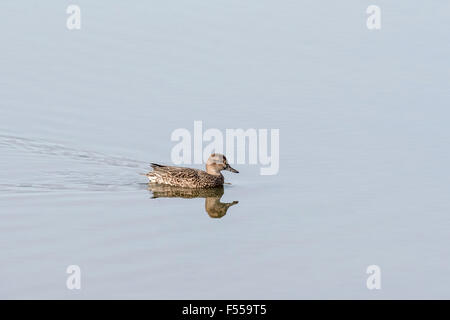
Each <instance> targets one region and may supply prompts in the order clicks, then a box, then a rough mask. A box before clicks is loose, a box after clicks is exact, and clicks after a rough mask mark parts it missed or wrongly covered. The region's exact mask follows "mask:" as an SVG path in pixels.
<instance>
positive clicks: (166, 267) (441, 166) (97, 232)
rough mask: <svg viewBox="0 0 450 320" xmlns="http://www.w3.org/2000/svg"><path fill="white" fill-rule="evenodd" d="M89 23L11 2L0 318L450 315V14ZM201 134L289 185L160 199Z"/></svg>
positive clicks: (92, 18) (403, 4)
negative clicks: (250, 149)
mask: <svg viewBox="0 0 450 320" xmlns="http://www.w3.org/2000/svg"><path fill="white" fill-rule="evenodd" d="M77 3H78V4H79V5H80V7H81V9H82V29H81V30H79V31H68V30H67V29H66V27H65V19H66V14H65V9H66V6H67V5H68V4H69V3H68V2H67V3H65V2H63V3H62V4H60V3H59V2H56V1H50V2H48V3H46V4H44V3H41V2H32V3H30V4H27V5H25V4H19V3H18V2H16V1H3V2H2V3H1V4H0V30H1V38H2V43H3V45H2V50H1V53H0V96H1V99H0V110H1V117H0V155H1V156H0V297H1V298H10V299H16V298H62V299H79V298H179V299H181V298H184V299H189V298H201V299H215V298H235V299H241V298H249V299H250V298H251V299H270V298H369V299H370V298H376V299H378V298H449V297H450V294H449V292H450V291H449V288H450V273H449V268H448V266H449V264H450V258H449V257H450V249H449V246H448V243H450V236H449V229H450V218H449V214H450V200H449V191H450V190H449V181H450V169H449V165H448V164H449V163H450V159H449V158H450V152H449V148H448V146H449V142H450V129H449V126H448V122H449V117H450V111H449V108H448V106H449V102H450V95H449V92H450V91H449V87H448V84H449V73H448V70H450V65H449V60H448V57H449V56H450V45H449V42H448V41H446V40H448V39H449V35H450V34H449V33H450V29H449V28H447V27H446V26H444V24H445V23H446V21H448V17H447V14H446V13H447V12H448V10H449V9H450V7H449V4H448V3H447V2H446V1H435V2H432V3H431V2H430V3H420V4H419V3H417V4H416V5H415V6H412V5H411V2H410V1H399V2H396V3H395V4H394V3H388V2H386V1H381V2H380V3H379V5H380V6H381V8H382V10H383V11H382V14H383V20H382V23H383V24H382V29H381V30H380V31H372V32H371V31H369V30H367V28H366V27H365V19H366V14H365V9H366V7H367V6H368V5H369V4H372V3H361V1H348V2H346V3H345V4H342V3H335V2H332V1H328V4H327V5H323V4H319V3H315V2H311V1H298V2H287V3H285V4H283V5H281V4H280V3H276V2H274V1H247V2H245V3H243V2H242V1H226V2H217V3H216V2H215V3H212V2H204V1H190V2H189V3H187V2H186V3H180V4H179V5H176V6H175V5H173V4H169V3H167V4H166V3H162V2H160V1H158V2H157V1H151V2H145V3H140V4H136V5H133V6H128V5H126V4H125V3H118V2H113V3H111V2H106V1H103V2H102V1H100V2H98V3H95V4H94V3H92V2H90V1H77ZM417 6H420V10H418V8H417ZM194 120H202V121H203V124H204V127H205V128H218V129H221V130H225V129H226V128H244V129H247V128H267V129H270V128H278V129H280V171H279V173H278V175H274V176H261V175H259V167H258V166H254V165H235V167H236V169H237V170H239V171H240V173H239V174H232V173H229V172H225V173H224V175H225V179H226V181H227V182H229V183H231V184H227V185H225V186H224V189H223V190H219V191H218V193H215V194H193V195H192V194H183V193H181V194H180V192H179V191H177V190H166V189H164V188H163V189H158V190H149V186H148V185H147V184H146V179H145V177H143V176H141V175H139V174H140V173H143V172H146V170H148V163H149V162H158V163H170V151H171V148H172V147H173V145H174V143H173V142H171V141H170V135H171V133H172V131H173V130H175V129H177V128H187V129H189V130H193V122H194ZM195 167H197V168H201V166H195ZM226 204H229V205H226ZM230 205H231V206H230ZM73 264H75V265H79V266H80V267H81V272H82V289H81V290H80V291H70V290H68V289H67V288H66V279H67V274H66V273H65V271H66V268H67V266H68V265H73ZM372 264H376V265H379V266H380V267H381V270H382V290H379V291H369V290H368V289H367V288H366V279H367V274H366V268H367V266H369V265H372Z"/></svg>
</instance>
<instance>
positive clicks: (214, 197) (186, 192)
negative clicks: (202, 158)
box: [148, 183, 239, 218]
mask: <svg viewBox="0 0 450 320" xmlns="http://www.w3.org/2000/svg"><path fill="white" fill-rule="evenodd" d="M148 190H149V191H150V192H152V193H153V196H152V198H184V199H192V198H205V210H206V212H207V213H208V215H209V216H210V217H211V218H222V217H223V216H224V215H226V214H227V211H228V208H229V207H231V206H234V205H235V204H238V203H239V201H233V202H220V199H221V198H222V196H223V194H224V189H223V187H222V186H221V187H217V188H208V189H192V188H183V187H174V186H169V185H164V184H154V183H149V185H148Z"/></svg>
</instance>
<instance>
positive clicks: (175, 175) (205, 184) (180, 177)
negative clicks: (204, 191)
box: [146, 154, 238, 188]
mask: <svg viewBox="0 0 450 320" xmlns="http://www.w3.org/2000/svg"><path fill="white" fill-rule="evenodd" d="M151 167H152V168H153V171H151V172H149V173H147V174H146V176H147V177H148V179H149V181H150V182H153V183H159V184H167V185H171V186H178V187H186V188H215V187H219V186H222V185H223V182H224V178H223V175H222V173H221V172H220V171H222V170H228V171H231V172H235V173H238V171H237V170H235V169H233V168H231V167H230V165H229V164H228V162H227V159H226V158H225V156H223V155H221V154H212V155H211V156H210V157H209V159H208V162H207V163H206V172H205V171H203V170H198V169H192V168H184V167H174V166H163V165H160V164H156V163H152V164H151Z"/></svg>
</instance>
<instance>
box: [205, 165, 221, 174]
mask: <svg viewBox="0 0 450 320" xmlns="http://www.w3.org/2000/svg"><path fill="white" fill-rule="evenodd" d="M206 172H207V173H209V174H211V175H213V176H222V173H220V170H217V167H216V166H215V165H210V164H207V165H206Z"/></svg>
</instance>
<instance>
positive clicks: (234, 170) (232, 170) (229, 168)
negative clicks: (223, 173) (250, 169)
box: [225, 165, 239, 173]
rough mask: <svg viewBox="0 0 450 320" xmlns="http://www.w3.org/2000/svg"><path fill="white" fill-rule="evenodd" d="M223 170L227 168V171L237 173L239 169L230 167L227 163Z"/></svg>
mask: <svg viewBox="0 0 450 320" xmlns="http://www.w3.org/2000/svg"><path fill="white" fill-rule="evenodd" d="M225 170H228V171H231V172H234V173H239V171H237V170H236V169H234V168H232V167H230V165H228V166H227V167H226V168H225Z"/></svg>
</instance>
